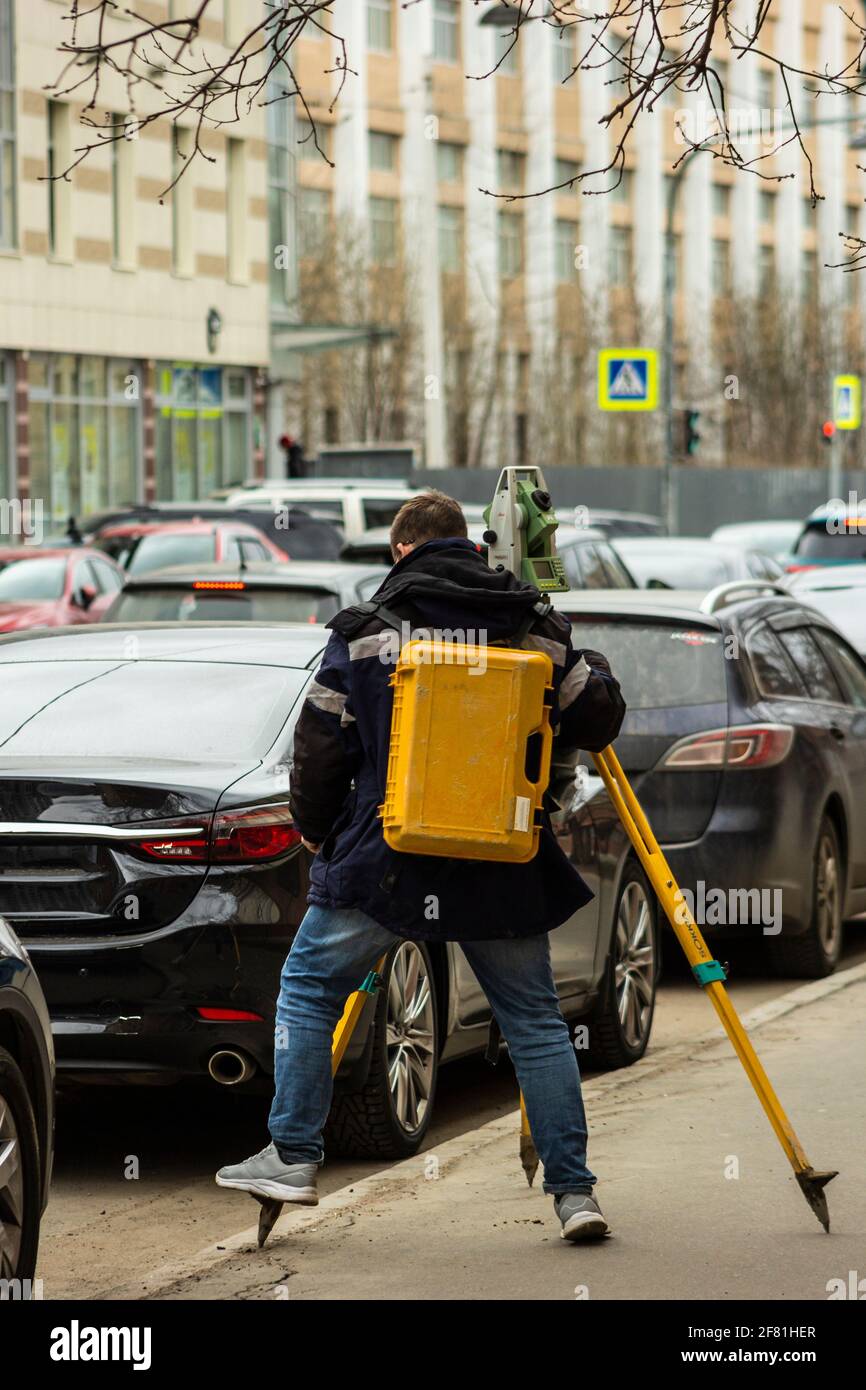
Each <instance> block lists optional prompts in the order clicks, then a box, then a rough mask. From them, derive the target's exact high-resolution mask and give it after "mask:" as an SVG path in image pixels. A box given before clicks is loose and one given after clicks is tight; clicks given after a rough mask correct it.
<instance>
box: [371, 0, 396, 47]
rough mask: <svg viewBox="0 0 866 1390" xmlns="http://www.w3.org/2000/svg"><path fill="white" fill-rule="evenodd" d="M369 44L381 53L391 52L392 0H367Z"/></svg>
mask: <svg viewBox="0 0 866 1390" xmlns="http://www.w3.org/2000/svg"><path fill="white" fill-rule="evenodd" d="M367 44H368V45H369V47H370V48H374V49H377V50H378V51H379V52H380V53H388V52H390V50H391V48H392V45H393V39H392V33H391V0H367Z"/></svg>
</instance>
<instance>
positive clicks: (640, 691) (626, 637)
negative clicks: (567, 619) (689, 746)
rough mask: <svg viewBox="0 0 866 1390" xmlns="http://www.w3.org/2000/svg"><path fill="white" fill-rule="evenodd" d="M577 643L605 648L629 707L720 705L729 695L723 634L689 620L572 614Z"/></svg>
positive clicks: (599, 650)
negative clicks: (692, 624)
mask: <svg viewBox="0 0 866 1390" xmlns="http://www.w3.org/2000/svg"><path fill="white" fill-rule="evenodd" d="M571 632H572V641H573V643H574V645H575V647H576V648H580V647H589V648H590V649H591V650H592V651H596V652H601V653H602V655H603V656H606V657H607V659H608V661H609V662H610V668H611V670H612V671H613V674H614V675H615V676H616V678H617V680H618V681H619V683H620V686H621V687H622V693H623V697H624V699H625V702H626V704H627V705H628V707H629V709H661V708H669V707H671V706H677V705H716V704H723V703H725V701H726V700H727V687H726V684H725V661H724V646H723V643H722V634H721V633H720V632H716V631H713V630H712V629H709V628H703V627H694V628H692V627H688V626H687V625H686V624H685V623H676V622H674V623H671V622H665V621H663V620H659V621H658V622H656V621H652V622H631V621H622V620H618V619H611V620H607V621H605V622H599V621H598V620H597V618H596V617H595V616H593V617H587V618H586V619H582V618H576V617H572V618H571Z"/></svg>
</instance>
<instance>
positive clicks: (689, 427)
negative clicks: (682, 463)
mask: <svg viewBox="0 0 866 1390" xmlns="http://www.w3.org/2000/svg"><path fill="white" fill-rule="evenodd" d="M685 417H686V453H687V454H688V455H689V456H691V455H692V454H696V453H697V452H698V445H699V444H700V442H701V436H700V434H699V433H698V421H699V420H700V418H701V412H700V411H699V410H687V411H686V412H685Z"/></svg>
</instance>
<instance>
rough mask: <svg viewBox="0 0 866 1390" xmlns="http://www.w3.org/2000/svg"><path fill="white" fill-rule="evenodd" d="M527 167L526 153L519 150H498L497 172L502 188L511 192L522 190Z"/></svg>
mask: <svg viewBox="0 0 866 1390" xmlns="http://www.w3.org/2000/svg"><path fill="white" fill-rule="evenodd" d="M525 168H526V155H524V154H520V153H519V151H517V150H497V151H496V174H497V177H498V179H499V187H500V189H502V190H506V191H508V192H509V193H511V192H514V193H518V192H522V190H523V177H524V170H525Z"/></svg>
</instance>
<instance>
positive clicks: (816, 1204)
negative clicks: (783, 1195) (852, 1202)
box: [795, 1168, 837, 1234]
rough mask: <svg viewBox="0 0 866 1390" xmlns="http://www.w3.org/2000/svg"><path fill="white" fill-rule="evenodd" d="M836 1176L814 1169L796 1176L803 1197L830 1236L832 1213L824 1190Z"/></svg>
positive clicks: (832, 1173) (808, 1169)
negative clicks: (817, 1171) (828, 1207)
mask: <svg viewBox="0 0 866 1390" xmlns="http://www.w3.org/2000/svg"><path fill="white" fill-rule="evenodd" d="M836 1176H837V1175H836V1173H834V1172H824V1173H816V1172H815V1169H814V1168H807V1169H806V1170H805V1172H798V1173H796V1174H795V1177H796V1179H797V1182H798V1183H799V1184H800V1188H801V1190H802V1193H803V1196H804V1197H805V1198H806V1201H807V1202H808V1203H809V1206H810V1207H811V1208H812V1210H813V1212H814V1213H815V1215H816V1216H817V1218H818V1220H819V1221H820V1222H821V1225H822V1226H823V1227H824V1230H825V1231H826V1232H827V1233H828V1234H829V1232H830V1212H829V1210H828V1209H827V1196H826V1194H825V1192H824V1188H825V1187H826V1186H827V1184H828V1182H832V1181H833V1179H834V1178H835V1177H836Z"/></svg>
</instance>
